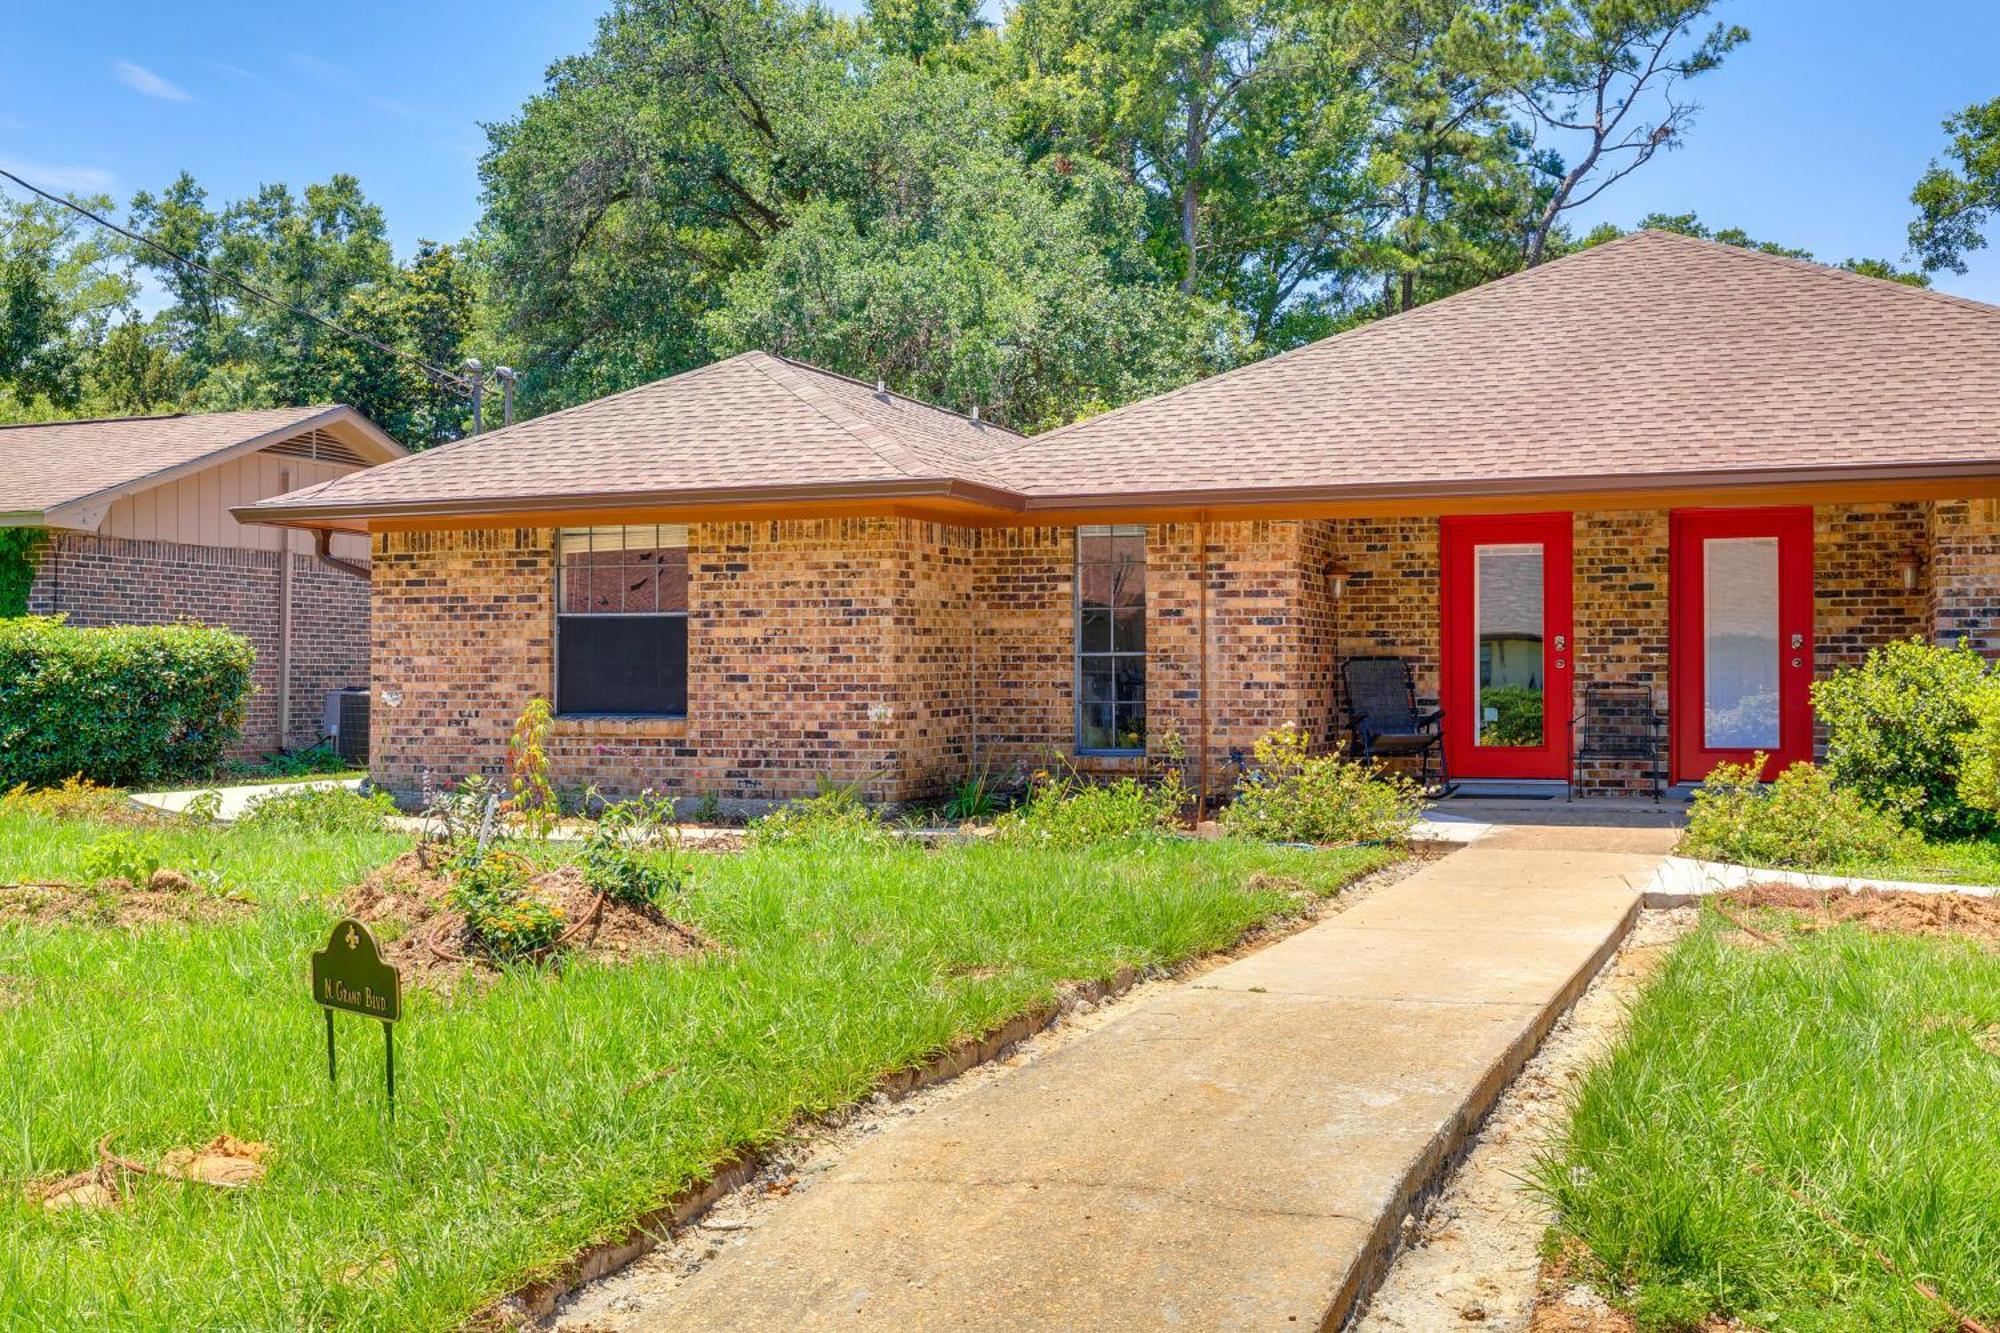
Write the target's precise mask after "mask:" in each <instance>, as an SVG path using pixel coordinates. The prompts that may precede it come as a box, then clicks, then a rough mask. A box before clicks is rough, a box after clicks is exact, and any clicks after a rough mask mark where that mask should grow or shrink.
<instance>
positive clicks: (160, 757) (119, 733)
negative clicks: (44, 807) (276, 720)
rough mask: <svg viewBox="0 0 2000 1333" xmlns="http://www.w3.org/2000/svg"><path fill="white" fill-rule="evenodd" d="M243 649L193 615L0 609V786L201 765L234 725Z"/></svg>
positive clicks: (145, 775)
mask: <svg viewBox="0 0 2000 1333" xmlns="http://www.w3.org/2000/svg"><path fill="white" fill-rule="evenodd" d="M254 660H255V654H254V653H252V652H251V650H250V643H249V641H248V640H246V639H245V638H243V637H242V636H241V635H239V634H231V633H230V632H229V631H227V630H220V629H210V628H208V627H206V626H203V625H127V626H118V627H115V628H111V629H75V628H72V627H71V626H69V625H67V624H65V623H63V621H62V619H61V618H60V617H55V618H50V617H45V616H30V617H25V618H22V619H18V620H0V786H10V787H11V786H13V785H15V784H17V783H23V782H25V783H27V784H28V785H29V786H34V787H44V786H49V785H51V784H53V783H58V782H61V781H62V780H63V779H65V778H68V777H70V776H72V775H76V774H80V775H81V776H83V777H85V778H88V779H89V780H91V781H92V782H97V783H102V784H105V785H108V786H116V787H124V786H135V785H142V784H153V783H158V782H161V781H163V780H167V779H171V778H175V777H180V776H184V775H189V774H197V773H205V772H208V771H209V770H211V769H213V768H214V767H215V764H216V762H217V761H218V760H219V759H220V758H221V757H222V750H223V747H224V746H225V745H227V744H228V743H229V742H230V740H232V739H233V738H234V737H235V735H236V731H237V728H238V727H240V726H241V725H242V722H243V706H244V703H245V701H246V700H247V699H248V698H249V696H250V669H251V665H252V663H253V662H254Z"/></svg>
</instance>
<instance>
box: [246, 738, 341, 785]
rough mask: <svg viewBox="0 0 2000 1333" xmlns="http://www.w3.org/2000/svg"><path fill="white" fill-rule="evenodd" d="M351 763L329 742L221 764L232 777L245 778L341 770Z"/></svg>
mask: <svg viewBox="0 0 2000 1333" xmlns="http://www.w3.org/2000/svg"><path fill="white" fill-rule="evenodd" d="M353 767H354V765H353V764H352V763H351V762H350V761H348V760H346V759H342V758H341V757H340V755H339V754H337V753H335V751H334V748H333V744H332V742H330V741H321V742H320V743H319V744H317V745H306V746H301V747H300V748H298V749H296V750H273V751H272V752H271V753H269V754H267V755H265V756H264V757H263V758H262V759H259V760H258V761H257V762H256V763H254V764H253V763H244V762H241V761H232V762H231V763H229V764H227V765H225V766H224V768H225V771H227V772H228V773H229V774H230V775H231V776H232V777H241V778H243V779H245V780H246V781H268V780H270V779H275V778H305V777H311V776H313V775H314V774H317V773H344V772H346V771H348V770H349V769H351V768H353Z"/></svg>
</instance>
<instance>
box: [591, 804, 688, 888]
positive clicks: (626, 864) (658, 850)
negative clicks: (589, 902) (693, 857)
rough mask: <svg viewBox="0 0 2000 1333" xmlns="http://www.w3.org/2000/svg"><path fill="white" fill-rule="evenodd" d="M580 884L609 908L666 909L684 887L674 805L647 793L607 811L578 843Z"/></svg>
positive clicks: (685, 880)
mask: <svg viewBox="0 0 2000 1333" xmlns="http://www.w3.org/2000/svg"><path fill="white" fill-rule="evenodd" d="M583 880H584V883H586V884H588V885H589V886H590V887H591V888H593V889H595V890H597V891H598V892H599V893H601V894H603V895H604V896H605V897H607V898H610V899H612V900H613V901H614V902H621V903H625V904H627V905H628V906H632V907H664V906H666V904H667V902H668V900H669V899H671V898H672V897H673V896H674V895H675V894H677V893H679V892H680V890H681V886H682V885H683V884H685V883H686V882H687V868H686V866H685V865H684V864H683V863H682V861H681V856H680V845H679V841H678V836H677V830H676V827H675V824H674V803H673V802H672V801H671V800H669V799H667V798H666V797H664V796H656V795H654V794H653V793H652V792H650V791H649V792H645V793H644V794H642V795H640V796H638V797H636V798H634V799H633V800H629V801H620V802H618V803H617V804H615V805H607V806H606V807H605V808H604V810H603V812H602V813H600V814H599V815H598V817H597V823H596V825H595V826H594V827H593V828H592V829H591V830H590V836H589V837H588V838H586V839H585V840H584V844H583Z"/></svg>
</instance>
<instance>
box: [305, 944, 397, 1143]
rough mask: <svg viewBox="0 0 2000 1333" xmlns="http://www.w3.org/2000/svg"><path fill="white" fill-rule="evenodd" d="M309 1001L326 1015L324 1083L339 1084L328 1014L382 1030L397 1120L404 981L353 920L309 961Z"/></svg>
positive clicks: (391, 1103) (392, 1111) (391, 1105)
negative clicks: (371, 1022)
mask: <svg viewBox="0 0 2000 1333" xmlns="http://www.w3.org/2000/svg"><path fill="white" fill-rule="evenodd" d="M312 990H313V999H314V1000H315V1001H317V1002H318V1004H319V1005H320V1007H321V1008H322V1009H324V1010H326V1077H327V1081H328V1082H329V1083H338V1082H339V1078H338V1075H337V1073H336V1070H335V1066H334V1058H333V1011H334V1010H336V1009H341V1010H345V1011H346V1012H347V1013H350V1014H359V1015H361V1016H362V1017H363V1018H373V1019H376V1020H378V1021H379V1022H380V1023H381V1024H382V1051H383V1054H384V1056H385V1057H386V1059H387V1063H386V1064H385V1065H384V1066H383V1069H384V1073H385V1076H386V1079H387V1083H388V1088H389V1114H390V1116H391V1117H394V1116H395V1114H396V1020H397V1019H399V1018H401V1017H402V1016H403V977H402V974H401V973H400V972H398V971H397V970H396V969H395V968H393V967H391V966H389V964H387V963H385V962H383V961H382V951H381V950H380V949H378V948H377V947H376V946H375V937H374V936H373V935H372V934H370V933H369V931H368V927H366V926H364V925H362V924H361V923H360V922H359V921H356V920H355V919H354V918H353V917H349V918H348V919H347V920H345V921H342V922H341V923H340V924H339V925H337V926H335V927H334V928H333V937H332V938H331V939H329V940H327V942H326V947H325V948H324V949H321V950H320V951H319V952H318V953H315V954H314V955H313V956H312Z"/></svg>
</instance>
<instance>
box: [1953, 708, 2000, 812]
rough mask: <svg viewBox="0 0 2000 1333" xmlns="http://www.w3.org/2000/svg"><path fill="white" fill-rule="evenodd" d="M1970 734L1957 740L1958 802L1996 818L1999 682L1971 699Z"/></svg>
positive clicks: (1999, 757)
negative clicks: (1994, 815)
mask: <svg viewBox="0 0 2000 1333" xmlns="http://www.w3.org/2000/svg"><path fill="white" fill-rule="evenodd" d="M1971 707H1972V730H1970V731H1968V732H1965V733H1964V734H1963V735H1961V736H1960V737H1959V738H1958V799H1959V800H1961V801H1963V802H1965V804H1967V805H1969V806H1971V807H1972V808H1973V809H1975V810H1983V811H1986V812H1987V813H1989V814H2000V679H1995V678H1992V677H1989V678H1988V683H1987V687H1986V688H1985V689H1983V690H1981V691H1979V692H1978V693H1977V694H1975V695H1973V696H1972V701H1971Z"/></svg>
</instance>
